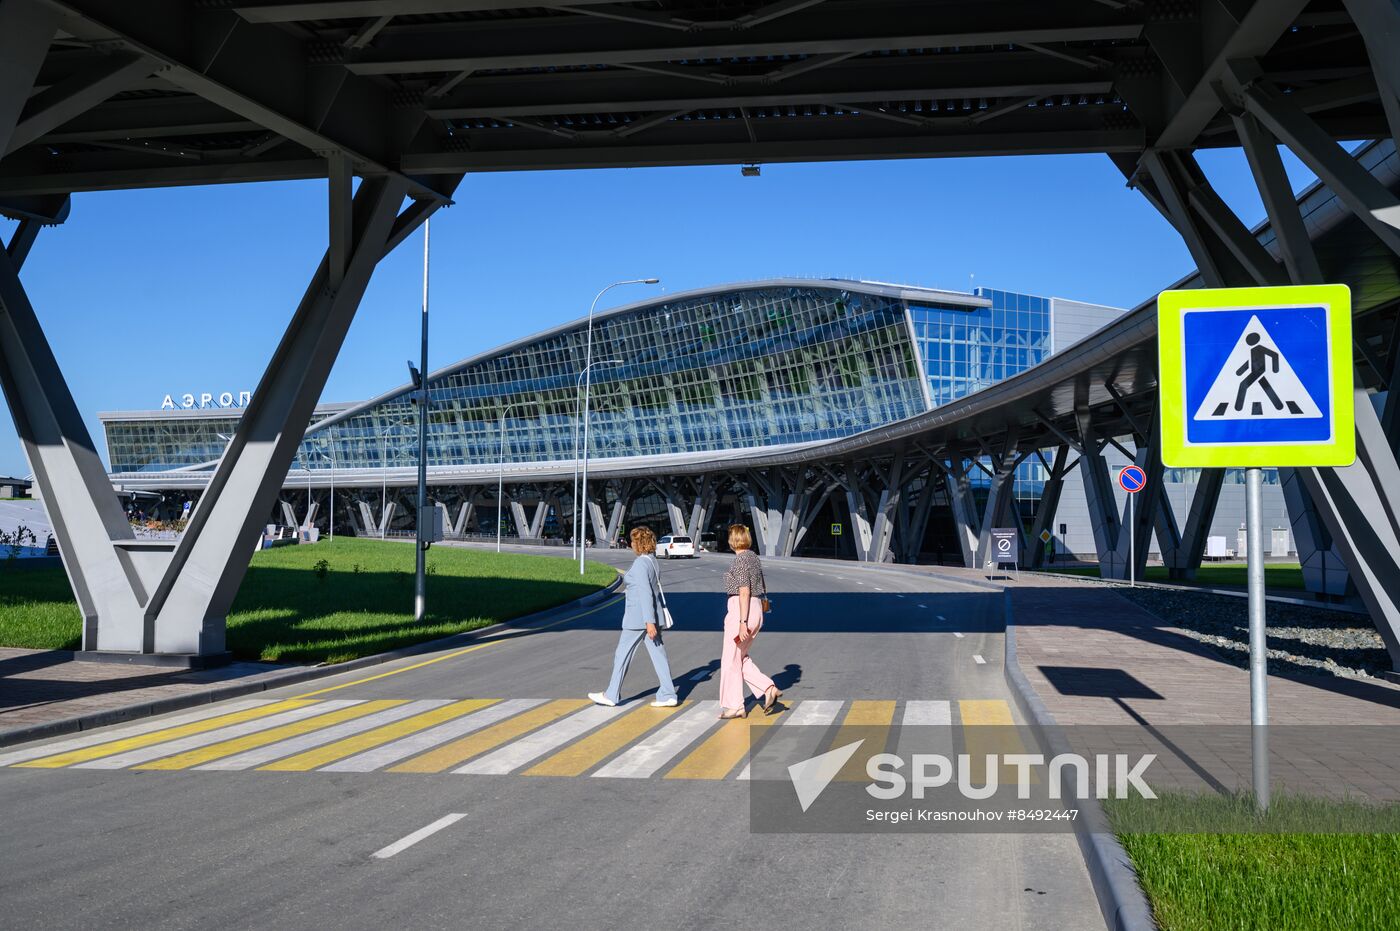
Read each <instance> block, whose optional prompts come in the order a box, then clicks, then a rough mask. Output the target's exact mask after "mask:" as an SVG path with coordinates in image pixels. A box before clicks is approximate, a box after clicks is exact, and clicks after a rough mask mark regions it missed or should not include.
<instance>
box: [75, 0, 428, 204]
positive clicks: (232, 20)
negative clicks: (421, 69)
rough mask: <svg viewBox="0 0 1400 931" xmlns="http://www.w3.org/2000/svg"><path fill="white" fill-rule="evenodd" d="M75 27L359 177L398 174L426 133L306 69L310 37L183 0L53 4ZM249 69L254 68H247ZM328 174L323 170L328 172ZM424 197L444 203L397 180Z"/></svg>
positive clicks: (376, 93) (362, 86) (412, 115)
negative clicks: (406, 153)
mask: <svg viewBox="0 0 1400 931" xmlns="http://www.w3.org/2000/svg"><path fill="white" fill-rule="evenodd" d="M51 5H53V6H55V7H57V8H59V9H60V10H62V11H63V12H65V13H66V14H67V15H68V16H69V17H70V21H71V22H73V23H77V24H81V25H82V26H83V27H84V28H87V29H92V30H99V31H101V32H103V33H106V34H110V35H112V36H114V37H115V39H114V43H115V44H119V45H120V46H122V47H124V48H126V49H127V50H128V51H130V52H131V53H133V54H137V55H141V56H145V57H149V58H151V59H154V60H155V61H157V62H158V63H160V64H161V65H163V66H165V67H166V70H165V71H164V72H163V74H162V76H163V77H164V78H165V80H166V81H168V82H170V83H171V84H174V85H176V86H177V87H181V88H183V89H185V90H187V91H189V92H191V93H193V94H197V95H198V96H200V97H202V98H204V99H205V100H208V101H210V102H211V103H215V104H217V105H219V106H220V107H223V108H224V109H226V110H228V111H230V112H232V113H235V114H237V115H239V116H242V117H244V118H245V119H248V120H251V121H253V122H255V123H257V124H258V125H260V126H263V127H265V128H267V129H269V130H272V131H273V132H275V133H277V134H278V135H279V136H282V137H285V138H287V139H290V140H292V141H294V142H296V143H298V144H300V145H302V146H303V147H305V148H307V149H310V150H311V151H313V152H317V153H323V154H324V153H331V152H339V153H343V154H345V155H346V156H348V157H349V158H350V159H351V160H352V161H353V162H354V163H355V166H356V169H357V170H358V171H359V172H360V173H361V174H369V173H373V174H381V173H386V172H394V171H397V170H398V161H399V156H400V154H401V153H402V152H403V150H404V149H405V148H406V147H407V146H408V145H409V143H410V142H412V141H413V140H414V138H415V137H416V136H417V135H418V133H419V130H420V129H421V128H422V125H423V120H424V118H425V117H424V114H423V111H422V110H421V108H406V107H405V108H400V107H396V106H395V105H394V102H393V100H392V99H391V91H390V89H389V88H388V87H387V86H385V85H381V84H378V83H376V82H374V81H371V80H365V79H363V78H360V77H357V76H355V75H352V74H346V73H345V72H343V71H339V72H335V71H329V70H327V69H325V68H321V67H318V66H316V65H312V64H310V63H309V62H308V61H307V56H306V49H305V43H304V40H303V38H302V37H301V36H300V35H298V34H295V33H293V32H289V31H284V30H281V29H277V28H268V27H262V26H256V25H253V24H251V23H249V22H247V21H246V20H243V19H241V18H240V17H239V16H238V15H237V14H235V13H232V12H229V11H226V10H216V9H192V8H191V7H190V6H189V4H187V3H185V2H183V0H145V2H143V3H140V4H131V3H127V2H125V0H51ZM250 63H255V65H254V66H251V67H250ZM323 170H324V169H323ZM399 181H400V182H401V183H404V184H407V185H409V187H410V188H412V189H414V190H416V191H418V192H420V193H421V194H423V195H437V196H441V193H440V191H437V190H434V189H432V188H428V187H427V186H425V185H424V184H423V183H422V182H421V181H419V180H416V179H412V180H411V179H409V178H408V177H407V176H400V177H399Z"/></svg>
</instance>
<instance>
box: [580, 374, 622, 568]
mask: <svg viewBox="0 0 1400 931" xmlns="http://www.w3.org/2000/svg"><path fill="white" fill-rule="evenodd" d="M621 364H622V360H621V359H599V360H598V361H597V362H590V363H588V366H587V368H586V369H585V370H584V371H582V372H579V373H578V378H577V379H576V380H575V382H574V536H573V547H572V548H571V549H570V553H571V554H572V555H573V556H574V557H575V558H577V557H578V550H579V547H582V546H583V527H584V520H585V518H584V517H582V516H581V513H580V511H579V497H578V464H579V463H578V425H579V407H580V406H581V405H582V398H581V396H580V395H581V391H582V388H583V376H584V375H586V374H587V370H588V369H591V368H592V367H593V366H595V365H621ZM583 506H584V507H585V508H586V507H588V504H587V502H584V503H583Z"/></svg>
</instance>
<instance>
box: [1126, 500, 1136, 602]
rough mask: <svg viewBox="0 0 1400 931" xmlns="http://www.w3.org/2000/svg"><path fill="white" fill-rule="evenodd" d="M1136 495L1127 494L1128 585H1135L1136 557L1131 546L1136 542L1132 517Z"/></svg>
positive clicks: (1131, 586)
mask: <svg viewBox="0 0 1400 931" xmlns="http://www.w3.org/2000/svg"><path fill="white" fill-rule="evenodd" d="M1136 499H1137V495H1133V494H1130V495H1128V587H1129V588H1136V587H1137V557H1136V556H1135V555H1134V553H1133V546H1134V545H1135V544H1136V543H1137V520H1136V518H1134V516H1133V514H1134V509H1133V501H1135V500H1136Z"/></svg>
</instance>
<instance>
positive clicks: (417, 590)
mask: <svg viewBox="0 0 1400 931" xmlns="http://www.w3.org/2000/svg"><path fill="white" fill-rule="evenodd" d="M428 222H429V221H427V220H424V221H423V348H422V353H421V354H420V356H419V359H420V361H419V371H418V376H417V378H416V381H417V382H418V389H419V392H418V513H417V514H415V515H414V521H413V526H414V527H415V528H416V529H417V537H418V545H417V546H416V547H414V549H415V550H417V552H416V554H415V555H416V557H417V558H416V560H415V565H414V576H415V579H414V586H413V620H414V622H416V623H420V624H421V623H422V622H423V621H424V620H425V619H426V618H427V615H428V546H429V545H430V544H429V541H428V533H427V530H428V528H427V527H426V526H424V520H423V515H424V513H425V512H426V511H427V510H428ZM408 368H409V371H412V370H413V365H412V364H410V365H409V367H408Z"/></svg>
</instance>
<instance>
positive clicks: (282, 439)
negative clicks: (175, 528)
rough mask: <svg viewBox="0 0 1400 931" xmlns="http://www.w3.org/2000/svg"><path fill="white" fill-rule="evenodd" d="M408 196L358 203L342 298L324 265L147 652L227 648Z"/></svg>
mask: <svg viewBox="0 0 1400 931" xmlns="http://www.w3.org/2000/svg"><path fill="white" fill-rule="evenodd" d="M404 193H405V186H404V185H403V184H402V182H400V181H398V180H397V179H394V178H372V179H366V180H365V181H364V182H362V183H361V185H360V189H359V192H358V193H357V194H356V196H355V248H354V254H353V256H352V257H351V259H350V262H349V265H348V267H347V270H346V274H345V278H344V281H343V283H342V286H341V288H340V290H339V291H332V290H331V289H330V288H329V269H328V260H327V259H325V258H323V259H322V261H321V265H320V268H319V269H318V271H317V273H316V275H315V276H314V277H313V279H312V281H311V284H310V286H309V287H308V289H307V292H306V295H305V296H304V297H303V299H302V303H301V306H300V307H299V308H298V309H297V312H296V315H295V316H294V317H293V319H292V322H291V323H290V325H289V326H288V328H287V332H286V334H285V335H284V336H283V338H282V343H281V345H279V346H278V348H277V351H276V353H275V354H274V355H273V358H272V361H271V363H270V364H269V366H268V369H267V372H266V374H265V375H264V376H263V378H262V381H261V382H260V383H259V385H258V387H257V390H255V391H254V392H253V400H252V402H251V404H250V405H249V406H248V408H247V409H246V410H245V411H244V413H243V416H242V418H241V419H240V420H239V424H238V429H237V430H236V431H235V433H234V437H233V440H232V441H231V442H230V443H229V445H228V449H227V450H226V451H225V453H224V456H223V458H222V459H221V460H220V461H219V466H218V468H217V469H216V471H215V473H214V476H213V478H211V479H210V482H209V486H208V490H207V491H206V493H205V495H204V497H203V498H202V499H201V501H200V507H199V508H198V509H197V510H196V511H195V513H194V515H193V516H192V517H191V519H190V523H189V527H188V529H187V530H186V531H185V535H184V537H183V538H182V539H181V540H180V543H179V545H178V547H177V548H176V549H175V551H174V553H173V554H171V556H170V558H169V564H168V566H166V567H165V571H164V572H163V574H162V576H161V581H160V585H159V586H158V587H157V589H156V590H155V592H154V593H153V594H152V597H151V599H150V603H149V604H148V605H147V606H146V617H147V623H148V627H150V628H151V630H150V632H149V633H150V635H149V636H148V638H147V642H146V644H145V647H144V649H145V650H146V651H148V652H159V653H209V652H219V651H221V650H222V649H223V632H224V631H223V628H224V617H225V616H226V615H227V613H228V609H229V606H230V605H231V604H232V602H233V598H234V596H235V595H236V594H237V591H238V586H239V583H240V582H241V581H242V579H243V576H244V574H245V572H246V571H247V553H248V552H249V551H250V549H251V544H252V542H253V539H254V537H255V536H256V534H257V532H258V524H259V518H260V515H262V514H263V513H265V512H266V511H267V508H268V506H269V505H270V504H271V502H272V500H273V499H274V498H275V496H276V494H277V492H278V490H279V488H280V486H281V484H282V479H283V476H285V475H286V472H287V468H288V466H289V465H290V464H291V462H292V459H293V458H294V457H295V455H296V451H297V448H298V446H299V445H300V443H301V438H302V435H303V433H304V432H305V424H306V423H307V422H308V421H309V420H310V418H311V413H312V410H313V408H314V407H315V405H316V401H317V399H318V398H319V397H320V395H321V391H322V390H323V389H324V387H325V382H326V378H327V377H328V376H329V375H330V369H331V366H332V365H333V364H334V362H335V358H336V354H337V353H338V352H339V350H340V345H341V343H342V341H343V340H344V338H345V333H346V330H347V329H348V328H349V326H350V321H351V320H352V319H353V318H354V314H355V310H356V308H357V307H358V306H359V301H360V297H361V296H362V295H363V293H364V290H365V288H366V287H367V286H368V284H369V279H370V276H371V274H372V273H373V271H374V268H375V266H376V265H377V264H378V262H379V260H380V258H381V257H382V255H383V250H384V244H385V241H386V239H387V237H388V235H389V231H390V229H391V228H392V226H393V222H394V219H395V217H396V216H397V214H398V209H399V205H400V204H401V203H402V201H403V198H404Z"/></svg>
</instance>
